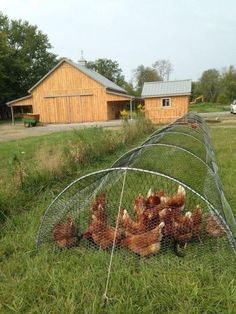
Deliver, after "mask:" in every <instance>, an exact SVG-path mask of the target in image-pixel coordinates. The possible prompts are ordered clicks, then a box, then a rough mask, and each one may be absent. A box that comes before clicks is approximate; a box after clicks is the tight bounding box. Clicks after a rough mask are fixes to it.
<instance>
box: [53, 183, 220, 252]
mask: <svg viewBox="0 0 236 314" xmlns="http://www.w3.org/2000/svg"><path fill="white" fill-rule="evenodd" d="M185 200H186V191H185V189H184V188H183V187H182V186H181V185H180V186H179V187H178V190H177V193H176V194H175V195H174V196H172V197H170V196H168V195H167V194H166V193H165V192H163V191H160V192H152V191H151V190H149V192H148V194H147V197H146V198H145V197H143V196H141V195H139V196H138V197H137V198H135V200H134V214H135V215H134V216H135V219H132V218H131V216H130V214H129V213H128V212H127V210H126V209H124V208H121V209H120V210H119V211H118V217H117V222H116V228H114V227H112V226H111V225H109V223H108V217H107V204H106V195H105V194H100V195H98V196H97V197H96V198H95V199H94V201H93V203H92V205H91V207H90V212H91V215H92V217H91V218H92V221H91V223H90V225H89V227H88V229H87V230H86V231H85V232H84V233H83V234H82V235H80V236H79V235H78V231H77V228H76V226H75V222H74V220H73V219H72V218H71V217H67V220H66V222H65V223H61V222H59V223H58V224H57V225H56V226H55V228H54V230H53V233H52V238H53V240H54V241H55V242H56V243H57V245H58V246H59V247H60V248H65V247H66V248H69V247H72V246H75V245H77V243H78V240H79V239H81V238H84V239H87V240H88V241H91V242H92V243H94V244H95V245H97V246H98V247H100V248H102V249H107V248H110V247H112V246H113V245H116V246H118V245H119V246H121V247H125V248H127V249H128V250H130V251H132V252H134V253H136V254H138V255H140V256H150V255H153V254H155V253H157V252H158V251H160V249H161V243H162V239H163V238H167V239H170V241H171V242H172V243H173V248H174V252H175V253H176V254H177V255H179V256H182V253H183V248H185V247H186V245H187V243H188V242H190V241H191V240H192V239H193V238H194V237H196V236H198V235H199V233H200V230H201V228H202V222H203V212H202V209H201V207H200V206H199V205H197V206H196V207H195V208H194V209H193V211H192V212H190V211H188V212H185V213H184V211H183V210H184V206H185ZM205 230H206V232H207V233H208V234H209V235H210V236H213V237H219V236H222V235H224V229H223V228H222V227H221V225H220V223H219V221H218V219H217V218H216V216H215V215H213V214H209V216H208V218H207V220H206V224H205Z"/></svg>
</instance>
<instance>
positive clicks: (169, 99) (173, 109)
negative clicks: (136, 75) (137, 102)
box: [142, 80, 192, 123]
mask: <svg viewBox="0 0 236 314" xmlns="http://www.w3.org/2000/svg"><path fill="white" fill-rule="evenodd" d="M191 86H192V82H191V80H181V81H165V82H162V81H161V82H147V83H144V86H143V90H142V98H143V99H144V105H145V115H146V117H147V118H149V119H150V120H151V121H152V122H154V123H169V122H172V121H174V120H175V119H177V118H178V117H180V116H182V115H184V114H185V113H187V112H188V105H189V99H190V95H191Z"/></svg>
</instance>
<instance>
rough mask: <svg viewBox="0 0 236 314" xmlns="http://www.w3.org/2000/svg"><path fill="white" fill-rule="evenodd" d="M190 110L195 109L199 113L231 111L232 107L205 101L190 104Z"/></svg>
mask: <svg viewBox="0 0 236 314" xmlns="http://www.w3.org/2000/svg"><path fill="white" fill-rule="evenodd" d="M189 111H194V112H198V113H207V112H221V111H230V108H229V106H226V105H222V104H218V103H209V102H204V103H200V104H190V105H189Z"/></svg>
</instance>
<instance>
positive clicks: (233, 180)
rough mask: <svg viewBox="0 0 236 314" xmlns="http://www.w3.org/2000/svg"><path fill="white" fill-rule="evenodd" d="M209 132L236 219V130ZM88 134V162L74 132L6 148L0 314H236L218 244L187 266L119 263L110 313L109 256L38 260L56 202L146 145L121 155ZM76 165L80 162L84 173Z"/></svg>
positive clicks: (1, 153)
mask: <svg viewBox="0 0 236 314" xmlns="http://www.w3.org/2000/svg"><path fill="white" fill-rule="evenodd" d="M210 131H211V137H212V144H213V148H214V150H215V152H216V157H217V161H218V166H219V174H220V177H221V179H222V182H223V185H224V190H225V195H226V197H227V199H228V201H229V203H230V205H231V207H232V209H233V212H234V215H235V216H236V193H235V191H236V189H235V187H236V145H235V139H236V128H224V127H220V128H217V127H215V126H214V127H211V128H210ZM87 132H88V134H87V135H86V134H85V135H81V134H80V135H79V141H81V140H82V141H84V140H85V141H86V140H87V137H91V136H94V143H92V144H91V145H90V146H89V145H88V146H87V147H86V149H87V151H86V152H85V153H88V152H90V157H89V158H88V159H89V160H86V158H84V159H83V156H81V154H79V152H78V151H77V150H76V145H77V144H78V142H79V141H78V137H77V135H78V134H73V133H70V132H67V133H66V134H64V133H63V134H62V133H58V134H53V135H49V136H43V137H38V138H35V139H34V140H32V139H26V140H21V141H17V142H8V143H2V144H0V160H1V165H0V169H1V170H0V171H1V178H0V180H1V191H0V206H2V208H3V209H4V217H2V218H3V219H4V220H5V222H4V224H2V225H1V235H0V237H1V238H0V239H1V242H0V313H89V314H90V313H94V314H95V313H96V314H97V313H104V314H105V313H120V314H121V313H122V314H123V313H125V314H126V313H127V314H129V313H147V314H150V313H176V314H177V313H186V314H189V313H199V314H200V313H212V314H213V313H214V314H216V313H217V314H218V313H232V314H235V313H236V258H235V254H234V253H232V251H231V250H230V249H229V247H228V246H226V247H224V246H223V247H222V246H221V245H220V243H218V241H217V240H216V241H213V242H212V243H211V245H212V248H213V249H212V250H211V251H209V254H202V252H201V247H200V248H199V252H196V251H195V250H193V251H191V248H190V250H189V251H188V254H187V255H186V256H185V257H183V258H179V257H177V256H175V255H174V254H173V253H172V252H167V253H164V254H160V255H157V256H154V257H152V258H148V259H147V258H143V259H140V260H137V258H136V257H134V256H132V255H131V254H119V253H118V254H116V255H115V258H114V264H113V267H112V273H111V281H110V283H109V289H108V294H107V295H108V297H109V298H110V299H109V301H108V303H107V304H105V305H104V304H103V299H102V297H103V293H104V290H105V281H106V278H107V268H108V264H109V258H110V252H104V251H98V250H88V251H80V250H79V249H72V250H65V251H61V252H57V253H53V252H49V251H46V250H41V251H39V252H38V253H36V252H35V236H36V232H37V230H38V227H39V224H40V220H41V217H42V215H43V213H44V211H45V209H46V207H47V205H48V204H49V203H50V201H51V200H52V199H53V198H54V197H55V196H56V195H57V194H58V193H59V192H60V191H61V190H62V189H63V188H64V187H65V186H66V185H67V184H68V183H70V182H71V181H72V180H73V179H75V178H77V177H79V176H80V175H82V174H84V173H88V172H90V171H95V170H98V169H103V168H108V167H109V166H110V165H111V163H112V162H113V161H114V160H115V159H116V158H117V157H118V156H119V155H121V154H122V153H124V151H125V150H128V149H130V148H131V147H133V146H134V145H137V143H138V142H141V141H142V140H143V137H144V135H142V137H136V138H134V139H133V141H130V142H128V143H127V144H126V145H123V143H122V141H119V140H118V139H117V137H116V136H114V133H112V132H114V131H109V133H106V132H105V133H103V135H102V136H100V137H99V138H98V137H97V133H96V132H97V131H95V133H89V132H93V131H87ZM86 136H87V137H86ZM112 136H114V137H113V138H112ZM120 136H121V134H120V135H119V137H120ZM104 139H107V142H108V143H107V147H106V149H105V148H104V149H105V150H104V151H103V150H101V151H100V152H96V153H94V152H93V147H92V145H95V142H97V141H102V142H103V143H104ZM109 141H110V142H109ZM79 143H80V142H79ZM111 143H113V145H114V147H113V148H112V147H111ZM104 145H105V144H104ZM42 147H43V148H42ZM68 150H69V153H68ZM36 151H37V152H38V154H36V153H35V152H36ZM42 151H43V152H42ZM36 155H37V156H36ZM58 156H59V157H58ZM84 156H87V155H86V154H85V155H84ZM49 157H50V158H49ZM51 157H53V158H52V160H53V161H52V162H50V160H51ZM71 159H72V160H71ZM74 159H76V160H78V159H79V166H78V164H77V165H75V160H74ZM39 163H40V164H41V166H39ZM68 166H70V167H71V170H68V169H67V167H68ZM29 168H30V169H29ZM12 169H13V170H12ZM39 174H41V175H39ZM12 178H13V179H12ZM55 178H56V180H55ZM9 182H10V183H12V185H11V184H9ZM5 195H7V196H11V199H9V201H7V200H6V199H4V197H5ZM16 202H17V204H16ZM12 208H14V210H16V213H14V211H13V212H12ZM6 217H7V218H6Z"/></svg>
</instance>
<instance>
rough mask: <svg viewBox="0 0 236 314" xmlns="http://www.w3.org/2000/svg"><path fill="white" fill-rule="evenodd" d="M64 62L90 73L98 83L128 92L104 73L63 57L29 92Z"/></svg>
mask: <svg viewBox="0 0 236 314" xmlns="http://www.w3.org/2000/svg"><path fill="white" fill-rule="evenodd" d="M63 62H67V63H69V64H71V65H72V66H74V67H75V68H77V69H78V70H80V71H81V72H83V73H84V74H86V75H88V76H89V77H91V78H92V79H94V80H95V81H97V82H98V83H100V84H102V85H103V86H104V87H106V88H108V89H111V90H114V91H117V92H120V93H122V94H127V92H126V90H124V89H123V88H121V87H120V86H118V85H117V84H115V83H113V82H112V81H110V80H108V79H107V78H106V77H104V76H103V75H101V74H99V73H98V72H96V71H93V70H91V69H88V68H87V67H86V66H82V65H80V64H77V63H74V62H72V61H70V60H68V59H66V58H65V59H63V60H61V61H60V62H59V63H58V64H57V65H56V66H55V67H54V68H53V69H52V70H51V71H50V72H48V73H47V74H46V75H45V76H44V77H43V78H41V80H40V81H38V82H37V83H36V84H35V85H34V86H33V87H31V89H30V90H29V92H31V91H32V90H33V89H34V88H35V87H36V86H38V85H39V84H40V83H41V82H42V81H43V80H44V79H46V78H47V77H48V76H49V75H50V74H51V73H52V72H53V71H54V70H56V69H57V68H58V67H59V66H60V65H61V64H62V63H63Z"/></svg>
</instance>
